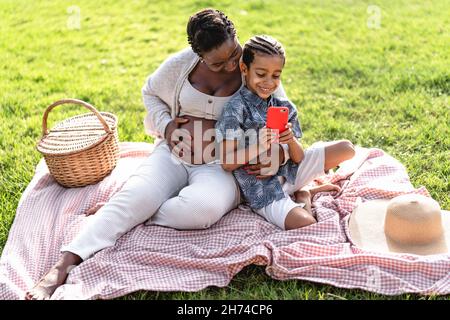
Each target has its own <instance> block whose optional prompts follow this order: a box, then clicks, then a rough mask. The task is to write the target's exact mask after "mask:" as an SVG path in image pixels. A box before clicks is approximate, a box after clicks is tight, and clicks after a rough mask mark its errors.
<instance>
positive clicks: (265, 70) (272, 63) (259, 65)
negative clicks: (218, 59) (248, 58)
mask: <svg viewBox="0 0 450 320" xmlns="http://www.w3.org/2000/svg"><path fill="white" fill-rule="evenodd" d="M283 66H284V58H283V57H280V56H275V55H268V54H260V53H255V58H254V59H253V62H252V63H251V64H250V68H247V66H246V65H245V64H244V62H242V61H241V63H240V67H241V72H242V74H243V75H244V76H245V81H246V84H247V88H248V89H249V90H250V91H252V92H253V93H255V94H257V95H258V96H259V97H260V98H262V99H267V98H268V97H270V95H271V94H272V93H274V91H275V90H276V89H277V88H278V86H279V85H280V77H281V71H282V70H283Z"/></svg>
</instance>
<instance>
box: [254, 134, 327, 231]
mask: <svg viewBox="0 0 450 320" xmlns="http://www.w3.org/2000/svg"><path fill="white" fill-rule="evenodd" d="M324 167H325V146H324V145H323V143H320V142H316V143H314V144H313V145H312V146H311V147H309V148H308V149H306V150H305V157H304V158H303V160H302V162H301V163H300V166H299V168H298V171H297V177H296V179H295V184H290V183H288V182H284V183H283V191H284V195H285V197H284V198H283V199H281V200H278V201H274V202H272V203H271V204H269V205H267V206H265V207H264V208H261V209H258V210H255V212H256V213H258V214H259V215H261V216H262V217H264V218H265V219H266V220H267V221H269V222H271V223H273V224H275V225H276V226H278V227H280V228H281V229H283V230H285V220H286V216H287V215H288V213H289V211H291V210H292V209H293V208H295V207H301V208H303V207H304V206H305V204H304V203H296V202H295V201H293V200H292V199H291V195H292V194H293V193H294V192H295V191H297V190H300V189H301V188H302V187H304V186H305V185H307V184H308V183H310V182H311V181H313V180H314V179H316V178H318V177H320V176H322V175H324V174H325V171H324Z"/></svg>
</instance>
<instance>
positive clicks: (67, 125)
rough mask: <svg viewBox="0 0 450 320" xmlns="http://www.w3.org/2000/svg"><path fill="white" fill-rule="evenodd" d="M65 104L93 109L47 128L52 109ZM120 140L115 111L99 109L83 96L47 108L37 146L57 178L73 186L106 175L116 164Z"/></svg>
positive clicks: (98, 179) (79, 185)
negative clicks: (79, 98) (80, 98)
mask: <svg viewBox="0 0 450 320" xmlns="http://www.w3.org/2000/svg"><path fill="white" fill-rule="evenodd" d="M62 104H78V105H82V106H84V107H85V108H87V109H89V110H90V111H91V112H90V113H86V114H81V115H77V116H75V117H71V118H69V119H66V120H64V121H62V122H59V123H58V124H56V125H55V126H54V127H53V128H52V129H51V130H48V128H47V118H48V115H49V113H50V111H51V110H52V109H53V108H55V107H56V106H58V105H62ZM118 143H119V139H118V134H117V117H116V116H115V115H114V114H112V113H109V112H98V111H97V109H95V108H94V107H93V106H92V105H90V104H89V103H87V102H84V101H82V100H77V99H62V100H58V101H56V102H54V103H53V104H51V105H50V106H48V107H47V109H46V110H45V113H44V117H43V121H42V138H41V139H40V140H39V142H38V144H37V150H38V151H39V152H40V153H41V154H42V155H43V156H44V158H45V162H46V164H47V167H48V169H49V171H50V174H51V175H52V176H53V177H54V178H55V179H56V181H57V182H58V183H59V184H61V185H62V186H64V187H67V188H72V187H83V186H86V185H89V184H94V183H97V182H99V181H101V180H102V179H103V178H104V177H105V176H107V175H108V174H109V173H110V172H111V171H112V170H113V169H114V167H115V166H116V164H117V159H118V155H119V145H118Z"/></svg>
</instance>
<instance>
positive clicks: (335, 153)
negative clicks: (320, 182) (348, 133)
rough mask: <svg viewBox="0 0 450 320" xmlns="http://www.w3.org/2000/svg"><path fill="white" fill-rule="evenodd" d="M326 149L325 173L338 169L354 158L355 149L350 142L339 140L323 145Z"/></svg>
mask: <svg viewBox="0 0 450 320" xmlns="http://www.w3.org/2000/svg"><path fill="white" fill-rule="evenodd" d="M323 145H324V147H325V163H324V171H325V172H327V171H328V170H330V169H333V168H335V167H337V166H338V165H339V164H340V163H341V162H344V161H346V160H348V159H351V158H353V156H354V155H355V148H354V146H353V144H352V143H351V142H350V141H348V140H338V141H330V142H324V143H323Z"/></svg>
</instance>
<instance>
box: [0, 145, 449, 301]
mask: <svg viewBox="0 0 450 320" xmlns="http://www.w3.org/2000/svg"><path fill="white" fill-rule="evenodd" d="M152 148H153V146H152V145H150V144H147V143H121V152H120V160H119V163H118V165H117V167H116V169H115V170H114V171H113V172H112V174H111V175H109V176H108V177H107V178H105V179H104V180H103V181H102V182H101V183H99V184H96V185H92V186H87V187H84V188H75V189H65V188H62V187H60V186H59V185H58V184H57V183H56V182H55V181H54V180H53V178H52V177H51V176H50V175H49V174H48V169H47V167H46V166H45V163H44V162H43V161H41V162H40V163H39V165H38V167H37V169H36V174H35V176H34V178H33V179H32V181H31V183H30V184H29V186H28V187H27V189H26V190H25V192H24V193H23V195H22V198H21V200H20V202H19V205H18V208H17V213H16V216H15V220H14V223H13V225H12V227H11V230H10V232H9V237H8V240H7V243H6V245H5V247H4V249H3V252H2V256H1V259H0V299H22V298H23V297H24V294H25V291H26V290H28V289H29V288H31V287H32V286H33V285H34V284H35V283H36V281H37V280H39V279H40V277H42V276H43V275H44V274H45V273H46V271H47V270H48V269H49V268H50V267H51V266H52V265H53V264H54V263H55V262H56V261H57V259H58V258H59V255H60V253H59V249H60V248H61V246H62V245H65V244H67V243H69V242H70V241H71V239H72V238H73V237H74V236H75V234H76V233H77V232H78V230H79V229H80V228H81V227H82V225H83V223H85V221H86V219H88V218H86V217H85V215H84V213H85V211H86V210H87V209H89V208H91V207H92V206H94V205H95V204H96V203H98V202H104V201H107V200H108V199H109V198H110V197H111V195H113V194H114V193H115V192H117V191H118V190H120V188H121V186H122V185H123V183H124V182H125V181H126V180H127V178H128V177H129V176H130V175H131V173H132V172H133V170H134V169H135V168H136V167H137V166H138V165H139V164H140V163H141V161H142V160H143V159H144V158H145V157H147V156H148V155H149V154H150V153H151V151H152ZM321 180H322V181H321V182H325V181H328V182H333V183H337V184H339V185H341V186H342V192H341V194H340V195H337V196H336V195H335V196H334V197H333V196H332V194H330V193H320V194H317V195H316V196H315V198H314V201H313V202H314V205H315V208H316V213H317V217H318V220H319V222H318V223H317V224H314V225H311V226H308V227H306V228H303V229H298V230H290V231H282V230H280V229H278V228H277V227H275V226H273V225H272V224H270V223H268V222H266V221H265V220H263V219H262V218H261V217H260V216H258V215H257V214H255V213H253V212H251V211H250V210H248V209H246V208H245V207H242V206H241V207H239V208H237V209H235V210H232V211H231V212H229V213H228V214H227V215H226V216H224V217H223V218H222V219H221V220H220V221H219V222H218V223H216V224H215V225H214V226H212V227H211V228H209V229H207V230H192V231H180V230H174V229H170V228H165V227H160V226H145V225H144V224H141V225H138V226H137V227H135V228H134V229H132V230H131V231H130V232H128V233H127V234H126V235H124V236H123V237H122V238H120V239H119V240H118V242H117V243H116V245H115V246H114V247H110V248H106V249H104V250H102V251H100V252H98V253H97V254H96V255H94V257H93V258H91V259H88V260H86V261H85V262H83V263H82V264H80V265H79V266H78V267H76V268H75V269H73V270H72V272H71V273H70V275H69V277H68V278H67V282H66V284H65V285H63V286H61V287H60V288H58V290H57V291H56V292H55V294H54V295H53V297H52V298H53V299H96V298H102V299H111V298H114V297H119V296H122V295H125V294H128V293H130V292H134V291H137V290H152V291H198V290H201V289H203V288H206V287H208V286H218V287H224V286H226V285H228V284H229V282H230V281H231V279H232V278H233V276H234V275H235V274H237V273H238V272H239V271H240V270H241V269H242V268H244V267H245V266H247V265H250V264H256V265H264V266H266V272H267V274H269V275H270V276H271V277H273V278H274V279H279V280H286V279H299V280H308V281H313V282H319V283H325V284H331V285H333V286H337V287H342V288H361V289H364V290H368V291H372V292H378V293H382V294H386V295H395V294H401V293H406V292H411V293H420V294H448V293H450V259H449V255H435V256H428V257H427V256H415V255H408V254H381V253H376V252H367V251H363V250H361V249H359V248H356V247H355V246H354V245H352V243H351V240H349V237H348V229H347V227H348V217H349V214H350V212H351V211H352V210H353V208H354V207H355V206H356V205H357V203H358V201H364V200H368V199H378V198H392V197H394V196H396V195H399V194H404V193H421V194H424V195H428V192H427V190H426V189H425V188H423V187H422V188H419V189H415V188H414V187H413V186H412V184H411V183H410V181H409V178H408V174H407V172H406V170H405V168H404V167H403V165H401V164H400V163H399V162H398V161H397V160H395V159H394V158H392V157H391V156H389V155H387V154H386V153H384V152H383V151H382V150H379V149H364V148H358V150H357V154H356V156H355V158H354V159H352V160H350V161H347V162H345V163H344V164H343V165H342V166H341V167H340V168H339V170H337V171H336V172H335V173H332V174H329V175H327V176H324V177H323V178H321Z"/></svg>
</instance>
